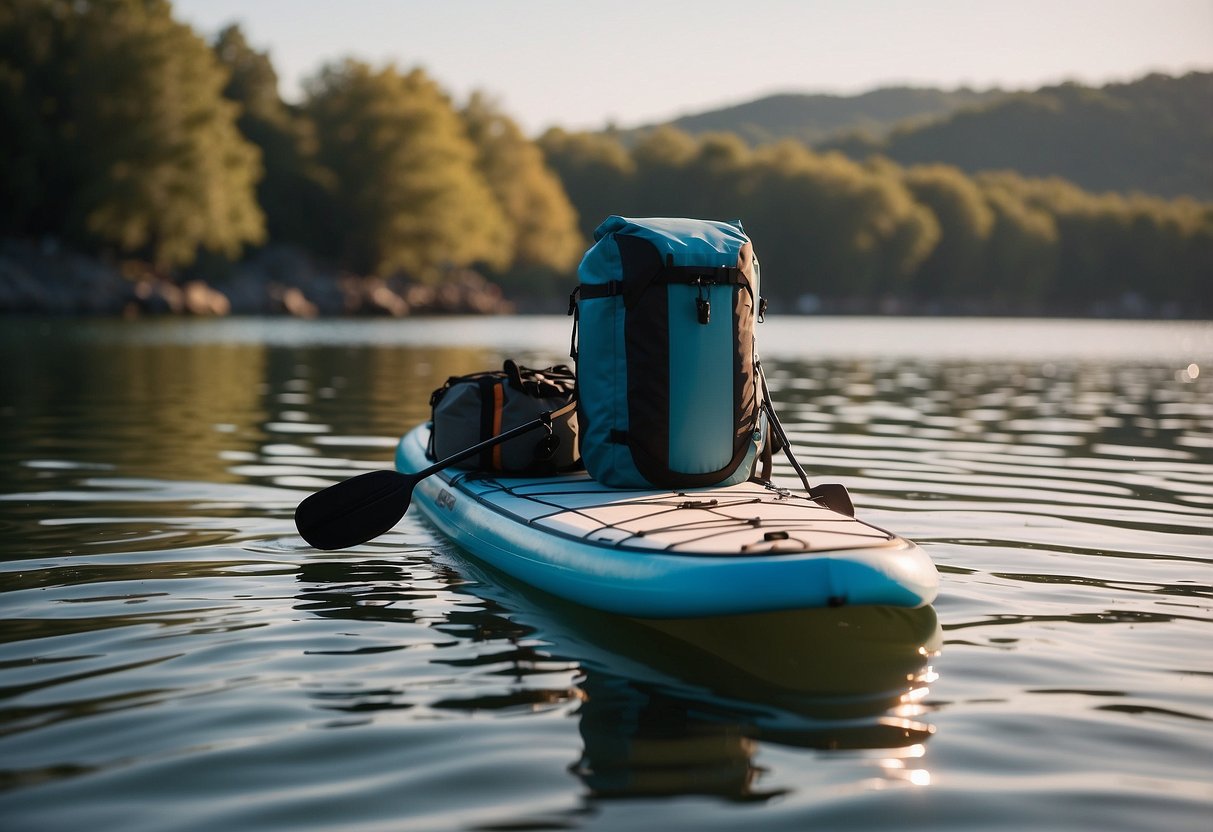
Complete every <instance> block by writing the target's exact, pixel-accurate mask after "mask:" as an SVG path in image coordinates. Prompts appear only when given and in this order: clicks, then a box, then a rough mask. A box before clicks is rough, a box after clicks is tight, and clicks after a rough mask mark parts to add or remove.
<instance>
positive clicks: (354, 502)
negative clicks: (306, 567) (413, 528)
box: [295, 471, 417, 549]
mask: <svg viewBox="0 0 1213 832" xmlns="http://www.w3.org/2000/svg"><path fill="white" fill-rule="evenodd" d="M416 483H417V480H416V478H415V477H412V476H410V475H408V474H401V473H398V472H396V471H371V472H370V473H368V474H360V475H358V476H356V477H354V478H352V479H348V480H346V481H345V482H339V483H337V484H336V485H331V486H329V487H328V488H326V489H324V490H323V491H317V492H316V493H315V494H313V495H311V496H310V497H307V498H305V499H304V500H303V502H301V503H300V504H299V507H298V508H296V509H295V528H297V529H299V534H301V535H303V539H304V540H306V541H307V542H308V543H310V544H311V545H312V546H315V547H316V548H317V549H344V548H346V547H348V546H357V545H358V544H359V543H366V542H367V541H368V540H371V539H373V538H376V537H378V536H379V535H381V534H383V533H384V532H386V531H388V530H389V529H391V528H392V527H393V526H395V525H396V524H397V523H399V522H400V518H401V517H403V516H404V512H405V511H406V510H407V509H408V507H409V500H410V499H411V498H412V496H413V486H414V485H416Z"/></svg>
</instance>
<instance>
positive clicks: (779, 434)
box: [755, 362, 855, 517]
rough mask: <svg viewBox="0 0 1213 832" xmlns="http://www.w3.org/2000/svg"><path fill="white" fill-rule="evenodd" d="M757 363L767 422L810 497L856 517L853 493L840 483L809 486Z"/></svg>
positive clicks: (839, 511) (832, 508) (765, 379)
mask: <svg viewBox="0 0 1213 832" xmlns="http://www.w3.org/2000/svg"><path fill="white" fill-rule="evenodd" d="M755 363H756V364H757V366H758V379H759V381H760V382H762V409H763V410H765V411H766V412H767V420H768V421H769V422H770V424H771V429H772V430H773V431H775V436H776V438H777V439H778V440H779V444H780V445H782V446H783V453H784V456H786V457H787V458H788V462H790V463H792V469H793V470H794V471H795V472H796V474H797V476H799V477H800V481H801V483H803V484H804V490H805V491H806V492H808V495H809V497H811V498H812V499H813V500H814V501H816V502H818V503H820V504H821V505H823V506H825V507H826V508H828V509H830V511H836V512H838V513H839V514H845V515H846V516H847V517H854V516H855V504H854V503H852V502H851V492H849V491H847V487H846V486H845V485H843V484H842V483H840V482H823V483H821V484H820V485H814V486H810V485H809V475H808V474H806V473H805V472H804V469H803V468H801V467H800V463H799V462H798V461H797V460H796V455H795V454H793V453H792V443H791V442H789V441H788V435H787V434H786V433H784V432H783V425H782V424H780V422H779V417H778V416H776V415H775V407H774V406H773V405H772V404H771V391H770V390H768V389H767V374H766V373H765V372H764V371H763V369H762V364H761V363H760V362H755Z"/></svg>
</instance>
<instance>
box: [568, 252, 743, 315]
mask: <svg viewBox="0 0 1213 832" xmlns="http://www.w3.org/2000/svg"><path fill="white" fill-rule="evenodd" d="M744 282H745V273H744V272H743V271H742V270H741V269H739V268H737V267H736V266H672V265H668V264H667V265H665V266H662V268H661V271H659V272H657V274H655V275H654V276H653V279H652V281H651V282H650V284H649V285H662V284H666V285H668V284H674V285H679V286H697V285H700V284H711V285H714V286H723V285H728V286H737V285H739V284H741V283H744ZM623 287H624V283H623V281H622V280H608V281H607V282H606V283H580V284H578V286H577V290H576V296H579V297H580V298H581V300H595V299H597V298H610V297H615V296H616V295H622V294H623V293H624V291H623ZM570 301H571V303H570V307H575V306H576V303H577V297H573V298H570ZM569 314H570V315H571V314H573V313H572V311H570V312H569Z"/></svg>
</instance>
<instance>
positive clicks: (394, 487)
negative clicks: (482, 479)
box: [295, 403, 576, 549]
mask: <svg viewBox="0 0 1213 832" xmlns="http://www.w3.org/2000/svg"><path fill="white" fill-rule="evenodd" d="M575 406H576V405H575V404H572V403H571V404H567V405H565V406H564V407H562V408H559V409H558V410H553V411H550V412H548V413H543V414H541V415H540V416H539V418H538V419H535V420H534V421H531V422H527V423H525V424H522V425H519V426H518V427H516V428H511V429H510V430H507V431H505V432H504V433H501V434H498V435H497V436H494V437H492V438H490V439H486V440H485V441H483V442H480V443H478V444H476V445H473V446H471V447H470V448H465V449H464V450H462V451H459V452H458V453H455V454H451V455H450V456H448V457H447V458H446V459H443V460H439V461H438V462H435V463H434V464H433V465H431V466H430V467H429V468H425V469H423V470H421V471H418V472H417V473H415V474H404V473H401V472H399V471H371V472H369V473H366V474H359V475H358V476H356V477H353V478H351V479H348V480H345V481H344V482H339V483H337V484H336V485H331V486H329V487H328V488H326V489H324V490H323V491H317V492H316V493H315V494H312V495H311V496H309V497H306V498H304V500H303V502H301V503H300V504H299V506H298V508H296V509H295V528H297V529H299V534H301V535H303V539H304V540H306V541H307V542H308V543H309V544H311V545H312V546H315V547H316V548H317V549H345V548H346V547H349V546H357V545H358V544H359V543H366V542H367V541H368V540H372V539H374V538H376V537H378V536H379V535H381V534H383V533H384V532H386V531H389V530H390V529H391V528H392V527H393V526H395V525H396V524H397V523H399V522H400V518H401V517H403V516H404V513H405V511H407V510H408V507H409V502H410V501H411V500H412V497H413V488H414V487H415V486H416V485H417V483H419V482H421V481H422V480H423V479H425V478H426V477H428V476H429V475H430V474H436V473H438V472H439V471H441V470H443V469H444V468H449V467H450V466H452V465H454V464H455V463H457V462H462V461H463V460H465V459H467V458H468V457H472V456H475V455H476V454H478V453H480V452H481V451H483V450H485V449H486V448H491V447H493V446H494V445H500V444H501V443H502V442H508V441H509V440H511V439H513V438H515V437H517V436H522V435H523V434H524V433H529V432H531V431H533V430H536V429H538V428H541V427H547V428H548V429H549V430H550V429H551V426H552V420H553V419H555V418H558V417H560V416H563V415H564V414H565V413H567V412H569V411H570V410H572V409H573V408H574V407H575Z"/></svg>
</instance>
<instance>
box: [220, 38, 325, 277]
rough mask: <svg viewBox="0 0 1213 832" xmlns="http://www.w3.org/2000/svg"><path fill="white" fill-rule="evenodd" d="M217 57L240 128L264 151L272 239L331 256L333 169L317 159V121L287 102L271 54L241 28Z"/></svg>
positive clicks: (264, 204)
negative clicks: (260, 49) (237, 107)
mask: <svg viewBox="0 0 1213 832" xmlns="http://www.w3.org/2000/svg"><path fill="white" fill-rule="evenodd" d="M214 50H215V55H216V56H217V57H218V59H219V62H220V63H221V64H222V65H223V66H224V67H225V68H226V69H227V71H228V82H227V86H226V87H225V88H224V90H223V94H224V96H225V97H226V98H228V99H230V100H231V101H234V102H236V103H237V104H239V105H240V117H239V119H238V120H237V126H238V127H239V129H240V132H241V133H242V134H243V135H244V137H245V138H246V139H247V140H248V141H250V142H252V143H253V144H254V145H256V146H257V147H258V148H259V149H260V150H261V158H262V160H263V164H264V168H265V175H264V176H263V177H262V179H261V181H260V182H259V183H258V185H257V202H258V203H259V204H260V206H261V209H262V210H263V211H264V212H265V223H266V231H267V238H268V239H269V240H270V241H273V242H277V243H291V244H294V245H297V246H301V247H305V248H310V249H312V250H314V251H316V252H317V253H319V254H329V255H331V254H332V253H333V252H334V250H335V249H336V246H337V244H336V243H335V241H334V240H333V239H332V228H333V223H332V219H333V217H332V216H331V210H332V192H333V190H334V187H335V182H334V177H333V174H332V172H331V171H329V170H327V169H326V168H324V167H323V166H322V165H321V164H320V163H319V161H318V160H317V158H316V155H317V143H316V137H315V131H314V130H313V127H312V123H311V121H309V120H308V119H306V118H304V117H302V116H301V115H300V114H299V113H298V112H297V111H295V110H294V109H292V108H290V107H288V106H287V105H286V104H285V103H283V101H282V99H281V98H280V97H279V95H278V75H277V73H276V72H275V71H274V67H273V64H272V63H271V62H270V59H269V56H268V55H266V54H265V53H264V52H258V51H256V50H255V49H253V48H252V47H251V46H250V45H249V44H248V41H247V40H246V39H245V37H244V33H243V32H241V31H240V28H239V27H238V26H229V27H227V28H226V29H224V30H223V31H222V32H220V33H219V36H218V38H217V39H216V41H215V44H214Z"/></svg>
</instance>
